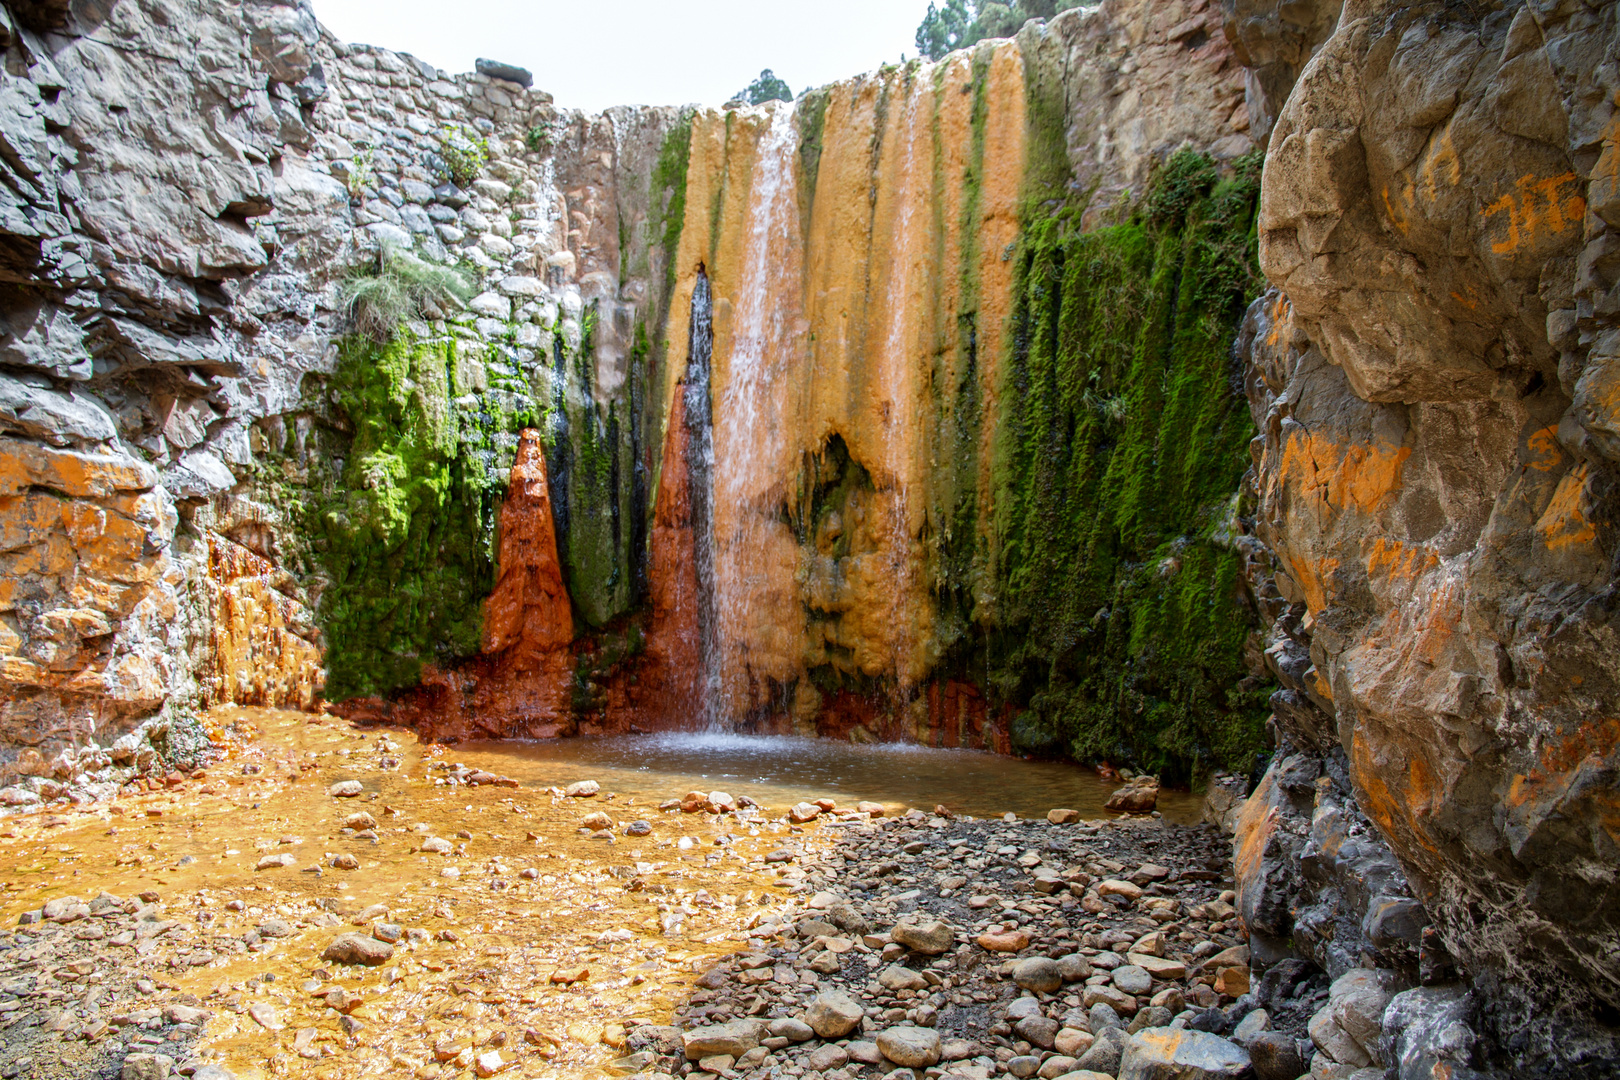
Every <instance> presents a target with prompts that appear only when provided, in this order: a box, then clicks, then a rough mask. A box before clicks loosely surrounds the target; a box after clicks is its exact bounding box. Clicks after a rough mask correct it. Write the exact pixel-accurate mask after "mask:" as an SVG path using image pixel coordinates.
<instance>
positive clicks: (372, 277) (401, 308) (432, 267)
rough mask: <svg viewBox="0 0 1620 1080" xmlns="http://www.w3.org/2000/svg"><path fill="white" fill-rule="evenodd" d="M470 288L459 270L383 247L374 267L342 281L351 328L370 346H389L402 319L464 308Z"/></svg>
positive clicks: (341, 292) (392, 248)
mask: <svg viewBox="0 0 1620 1080" xmlns="http://www.w3.org/2000/svg"><path fill="white" fill-rule="evenodd" d="M472 292H473V289H472V283H471V282H469V281H468V280H467V278H466V276H465V275H463V274H462V273H461V271H459V270H457V269H455V268H454V267H450V266H439V265H436V264H434V263H430V262H426V261H425V260H422V259H419V258H417V257H416V256H415V255H412V254H411V253H410V252H407V251H402V250H400V249H398V248H394V247H387V246H385V247H384V248H383V249H382V250H381V251H380V252H378V253H377V263H376V265H375V266H374V267H373V268H371V269H369V270H365V271H361V272H359V273H356V274H352V275H351V276H350V277H349V278H348V279H347V280H345V281H344V282H343V285H342V287H341V290H340V295H341V296H342V299H343V310H344V312H345V313H346V314H347V315H348V317H349V321H350V324H351V325H352V326H353V328H354V329H355V330H356V331H357V332H359V333H362V334H365V335H366V336H367V337H369V338H371V339H372V340H374V341H387V340H388V339H389V338H390V337H392V336H393V335H394V333H395V331H396V330H398V329H399V325H400V323H402V322H404V321H405V320H406V319H419V318H422V317H424V316H431V315H440V316H442V315H443V314H446V312H445V311H444V309H445V308H448V307H452V306H455V305H459V304H461V303H465V302H466V301H467V300H468V299H470V298H471V296H472Z"/></svg>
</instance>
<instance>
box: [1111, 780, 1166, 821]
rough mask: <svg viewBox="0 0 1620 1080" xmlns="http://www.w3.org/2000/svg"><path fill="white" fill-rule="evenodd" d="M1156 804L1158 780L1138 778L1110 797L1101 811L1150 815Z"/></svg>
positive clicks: (1157, 800) (1157, 802) (1157, 799)
mask: <svg viewBox="0 0 1620 1080" xmlns="http://www.w3.org/2000/svg"><path fill="white" fill-rule="evenodd" d="M1158 804H1159V781H1158V778H1157V777H1153V776H1138V777H1136V778H1135V779H1133V780H1131V781H1130V782H1129V783H1128V784H1126V785H1125V786H1124V787H1122V788H1119V789H1118V790H1116V791H1115V792H1114V793H1113V794H1112V795H1110V796H1109V797H1108V801H1107V802H1106V803H1104V804H1103V809H1105V810H1111V811H1113V812H1114V813H1117V814H1146V813H1151V812H1152V810H1153V808H1154V807H1155V806H1157V805H1158Z"/></svg>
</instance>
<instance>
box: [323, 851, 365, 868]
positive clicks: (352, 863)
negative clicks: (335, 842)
mask: <svg viewBox="0 0 1620 1080" xmlns="http://www.w3.org/2000/svg"><path fill="white" fill-rule="evenodd" d="M330 865H331V867H332V869H334V870H358V869H360V860H359V859H357V858H355V857H354V856H353V855H349V854H347V853H344V854H339V855H334V856H332V861H331V864H330Z"/></svg>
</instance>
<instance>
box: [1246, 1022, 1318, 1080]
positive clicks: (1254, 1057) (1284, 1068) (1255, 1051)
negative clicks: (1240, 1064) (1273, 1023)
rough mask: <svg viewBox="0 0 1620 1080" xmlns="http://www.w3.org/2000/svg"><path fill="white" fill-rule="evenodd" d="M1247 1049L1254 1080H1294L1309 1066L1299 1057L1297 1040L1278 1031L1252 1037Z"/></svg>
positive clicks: (1264, 1032) (1263, 1032) (1261, 1033)
mask: <svg viewBox="0 0 1620 1080" xmlns="http://www.w3.org/2000/svg"><path fill="white" fill-rule="evenodd" d="M1247 1049H1248V1051H1249V1060H1250V1061H1251V1062H1252V1063H1253V1065H1254V1075H1255V1077H1256V1080H1296V1078H1297V1077H1298V1076H1299V1075H1300V1074H1301V1073H1303V1072H1305V1070H1306V1068H1307V1067H1308V1066H1309V1063H1308V1062H1307V1061H1306V1060H1305V1058H1304V1057H1302V1056H1301V1055H1300V1052H1299V1043H1298V1040H1296V1039H1295V1038H1294V1037H1293V1036H1291V1035H1285V1034H1283V1033H1282V1032H1280V1031H1262V1032H1260V1033H1259V1034H1257V1035H1254V1036H1252V1037H1251V1038H1250V1039H1249V1042H1248V1046H1247Z"/></svg>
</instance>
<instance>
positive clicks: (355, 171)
mask: <svg viewBox="0 0 1620 1080" xmlns="http://www.w3.org/2000/svg"><path fill="white" fill-rule="evenodd" d="M374 176H375V173H374V171H373V169H372V166H371V151H370V150H369V149H367V150H361V151H359V152H358V153H356V154H355V155H354V157H353V158H351V159H350V160H349V175H348V177H347V178H346V179H345V181H344V182H345V183H346V184H347V185H348V188H349V197H350V198H351V199H358V198H359V197H360V196H361V194H362V193H364V192H365V190H366V188H368V187H370V186H371V181H372V179H373V178H374Z"/></svg>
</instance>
